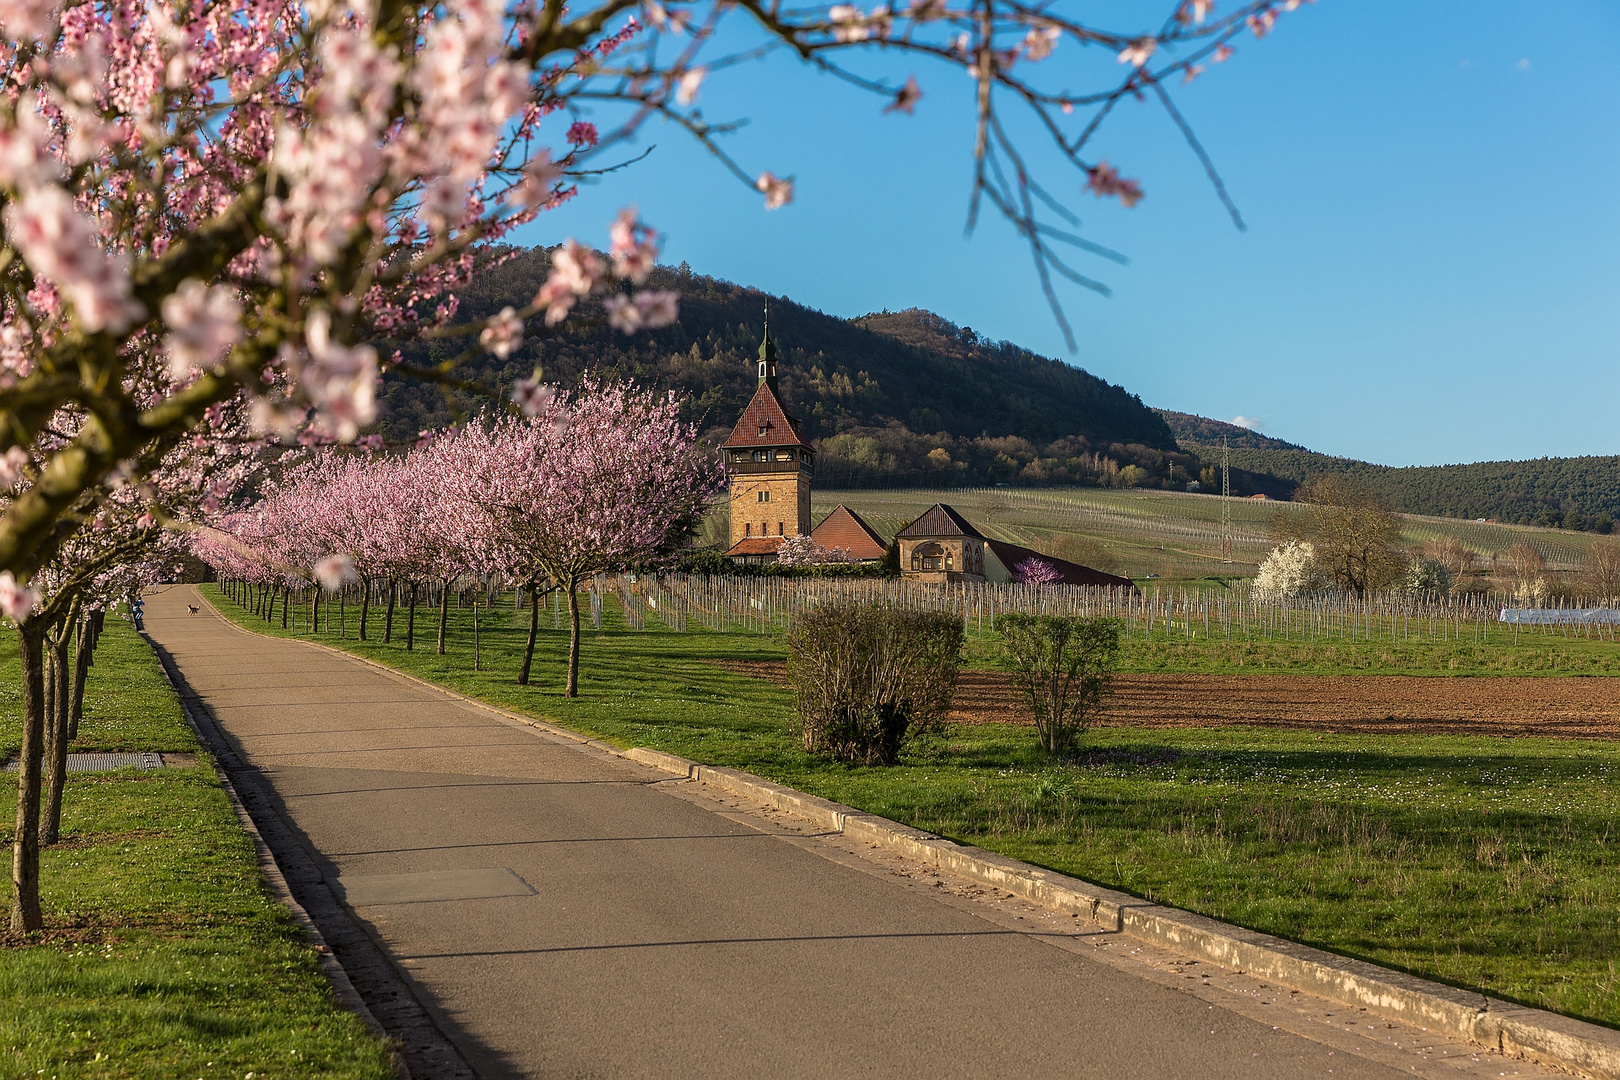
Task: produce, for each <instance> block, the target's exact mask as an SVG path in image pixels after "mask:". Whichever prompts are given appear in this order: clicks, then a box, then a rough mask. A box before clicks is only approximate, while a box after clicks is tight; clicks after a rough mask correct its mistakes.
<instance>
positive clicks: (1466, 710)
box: [720, 662, 1620, 739]
mask: <svg viewBox="0 0 1620 1080" xmlns="http://www.w3.org/2000/svg"><path fill="white" fill-rule="evenodd" d="M720 666H723V667H725V668H728V669H730V670H733V671H741V672H744V673H746V674H750V675H757V676H759V677H761V678H766V679H771V680H773V681H777V682H781V681H784V680H785V677H786V668H785V665H783V664H782V663H780V662H776V663H747V662H733V663H722V664H721V665H720ZM951 719H952V720H955V721H957V722H959V723H968V724H980V723H1022V722H1025V718H1024V715H1023V713H1022V709H1021V706H1020V704H1019V701H1018V696H1017V694H1016V693H1015V692H1014V690H1013V688H1012V684H1011V681H1010V680H1009V679H1008V677H1007V676H1006V675H1003V674H1001V673H999V672H993V671H964V672H963V673H962V676H961V679H960V680H959V681H958V683H957V691H956V706H955V708H953V709H952V710H951ZM1105 723H1107V724H1109V725H1111V726H1116V727H1148V728H1153V727H1217V726H1221V725H1226V724H1250V725H1254V726H1256V727H1283V728H1310V729H1313V730H1317V731H1356V732H1389V733H1423V734H1431V735H1438V734H1466V735H1550V736H1554V737H1557V738H1565V739H1620V679H1605V678H1521V677H1512V676H1490V677H1479V678H1445V677H1433V678H1423V677H1416V676H1410V675H1121V676H1120V677H1119V678H1118V680H1117V681H1116V682H1115V690H1114V698H1113V701H1112V703H1111V704H1110V706H1109V710H1108V717H1107V719H1106V720H1105Z"/></svg>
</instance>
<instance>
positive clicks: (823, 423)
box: [382, 249, 1199, 486]
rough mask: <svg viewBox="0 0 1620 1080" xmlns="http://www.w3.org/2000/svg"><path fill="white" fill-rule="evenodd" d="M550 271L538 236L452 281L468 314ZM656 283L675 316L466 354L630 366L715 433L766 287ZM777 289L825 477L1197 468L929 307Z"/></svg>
mask: <svg viewBox="0 0 1620 1080" xmlns="http://www.w3.org/2000/svg"><path fill="white" fill-rule="evenodd" d="M547 269H548V260H547V256H546V253H545V252H544V251H543V250H538V249H536V250H525V251H517V252H514V253H512V257H511V258H510V259H509V260H508V261H506V262H505V263H503V264H501V265H498V266H495V267H493V268H490V269H487V270H483V271H480V272H479V273H477V274H476V275H475V276H474V278H473V280H472V281H471V282H470V283H469V284H468V285H467V286H465V287H464V288H463V289H461V290H459V293H460V297H461V306H460V310H459V312H458V318H459V319H461V320H468V319H478V318H484V317H485V316H487V315H490V314H493V313H494V312H496V311H499V310H500V309H501V308H502V307H503V306H505V305H507V304H512V305H514V306H522V305H523V304H525V303H526V302H528V300H529V299H530V298H531V297H532V296H533V295H534V294H535V292H536V291H537V290H538V289H539V287H540V285H541V284H542V283H543V281H544V279H545V275H546V272H547ZM649 284H650V285H651V286H652V287H657V288H666V289H674V290H676V291H678V292H679V293H680V294H681V318H680V321H679V322H677V323H676V324H675V325H673V326H670V327H667V328H664V329H660V330H654V331H650V332H643V333H640V334H636V335H634V336H626V335H624V334H621V333H618V332H617V331H614V330H611V329H609V328H608V327H606V326H605V325H595V326H576V325H574V324H573V323H570V324H568V325H567V326H566V327H564V328H563V329H562V332H560V333H545V332H544V331H542V332H541V333H540V334H539V335H537V336H534V335H532V336H530V337H529V338H528V339H527V340H526V341H525V342H524V343H523V346H522V347H521V348H520V349H518V350H517V351H516V352H514V353H513V355H512V356H510V357H509V358H507V359H506V360H498V359H496V358H495V357H493V356H485V357H483V358H482V359H481V360H479V361H477V362H476V363H475V364H474V365H472V367H473V370H474V371H475V376H474V377H475V379H476V381H478V382H481V383H483V384H485V385H489V386H503V385H505V386H509V385H510V384H511V382H512V381H513V380H515V379H518V378H521V377H523V376H525V375H528V374H529V373H530V372H531V371H532V370H533V368H534V367H535V365H536V364H537V363H538V364H540V365H541V366H542V367H543V368H544V371H545V376H546V378H547V379H548V380H551V381H555V382H559V383H561V384H562V385H565V386H568V385H572V384H573V383H574V382H575V381H577V380H578V378H579V377H580V375H581V374H582V373H583V372H585V371H586V370H590V371H594V372H597V373H599V374H603V375H606V376H608V377H610V378H627V379H634V380H636V381H637V382H640V383H642V384H643V385H651V386H656V387H659V388H667V389H671V390H674V391H676V392H677V393H679V394H681V395H682V396H684V397H686V398H688V400H689V405H688V411H689V414H690V418H691V419H692V420H694V421H696V422H697V423H698V424H699V425H700V426H701V427H702V428H703V429H704V430H705V432H706V435H707V436H708V437H710V438H713V439H715V441H718V439H719V438H722V437H723V436H724V435H725V434H726V433H727V432H729V430H730V428H731V425H732V424H733V423H734V422H735V420H736V417H737V416H738V414H739V413H741V411H742V409H743V406H744V405H745V404H746V403H747V401H748V399H749V397H750V396H752V394H753V392H754V389H755V385H756V381H757V380H756V377H755V370H754V364H753V361H754V357H755V356H756V354H757V352H758V349H759V344H760V337H761V333H762V329H763V327H762V324H763V317H764V307H765V300H766V296H765V294H764V293H762V292H760V291H759V290H757V289H751V288H746V287H744V286H740V285H734V284H732V283H730V282H725V281H719V280H717V279H715V278H711V277H706V276H704V275H701V274H694V273H692V272H691V270H690V269H688V268H686V267H684V266H683V267H680V268H669V267H660V268H659V269H658V270H657V271H655V273H654V275H653V278H652V279H651V281H650V282H649ZM770 302H771V334H772V337H773V338H774V339H775V340H776V343H777V347H778V350H779V352H778V356H779V360H780V380H781V390H782V396H783V398H784V399H785V400H786V402H787V404H788V407H789V408H790V409H791V410H793V412H794V413H795V414H796V415H798V416H799V418H800V419H801V420H803V421H804V426H805V433H806V434H807V435H808V436H810V438H811V439H812V440H814V441H815V442H816V443H817V445H818V446H819V448H820V450H821V458H820V466H819V470H818V471H819V474H820V477H821V478H822V479H823V480H824V481H825V482H826V483H829V484H838V485H843V486H849V485H883V486H893V485H908V484H914V483H930V484H936V485H937V484H942V483H944V484H994V483H1020V484H1051V483H1124V482H1127V481H1134V482H1138V483H1154V482H1155V481H1156V480H1158V479H1161V478H1163V479H1172V480H1175V479H1178V480H1179V483H1181V484H1185V483H1186V482H1187V480H1188V479H1190V478H1192V477H1195V476H1196V475H1197V470H1198V468H1199V464H1198V462H1196V461H1195V460H1194V459H1193V458H1192V457H1191V456H1190V455H1187V454H1184V453H1181V452H1179V450H1178V447H1177V446H1176V440H1175V436H1174V435H1173V434H1172V433H1171V431H1170V428H1169V427H1168V426H1167V425H1166V424H1165V422H1164V420H1163V419H1162V418H1160V417H1159V415H1158V414H1156V413H1155V412H1154V411H1153V410H1151V409H1149V408H1148V407H1147V406H1145V405H1143V404H1142V402H1141V400H1140V399H1139V398H1137V397H1136V396H1135V395H1133V394H1131V393H1129V392H1128V391H1126V390H1125V389H1124V388H1123V387H1119V386H1114V385H1112V384H1110V383H1108V382H1105V381H1103V380H1102V379H1099V378H1097V377H1095V376H1093V375H1091V374H1088V373H1087V372H1085V371H1083V370H1081V369H1079V368H1076V367H1073V366H1071V365H1069V364H1065V363H1063V362H1061V361H1058V360H1052V359H1048V358H1046V357H1042V356H1037V355H1035V354H1034V353H1031V352H1029V351H1028V350H1026V349H1022V348H1020V347H1018V346H1016V345H1013V344H1011V343H1009V342H1005V341H990V340H987V339H984V338H981V337H980V336H979V335H978V334H976V333H974V332H973V330H972V329H970V328H967V327H958V326H955V325H954V324H952V323H950V322H948V321H947V320H945V319H943V318H940V317H939V316H937V315H933V314H931V313H929V312H926V311H917V310H912V311H902V312H880V313H875V314H871V315H866V316H863V317H861V318H857V319H840V318H837V317H834V316H831V315H826V314H823V313H822V312H819V311H814V310H811V309H809V308H806V307H803V306H801V305H799V304H795V303H793V302H792V301H791V300H787V299H784V298H780V297H771V298H770ZM583 314H585V315H586V316H587V317H588V316H590V315H591V314H592V311H591V309H590V308H589V307H587V308H585V310H584V312H583ZM462 347H464V343H462V342H457V343H455V344H444V345H437V346H434V347H432V348H429V347H426V346H417V347H415V350H414V351H412V350H410V349H408V350H407V351H406V354H405V359H406V360H407V361H408V362H412V363H418V364H421V363H429V362H432V361H434V360H437V359H442V358H443V357H444V356H447V355H450V354H451V351H452V350H455V349H459V348H462ZM382 398H383V402H384V405H385V410H386V416H385V418H384V421H383V424H384V430H385V434H387V435H388V436H389V437H390V438H393V439H409V438H411V437H414V436H415V434H416V432H418V431H419V430H421V429H423V428H428V427H433V426H438V425H442V424H444V423H447V422H449V421H450V420H451V419H453V418H454V415H455V412H456V410H457V409H458V408H459V409H462V410H466V409H470V408H476V407H477V399H476V398H475V397H473V396H472V395H467V394H456V393H452V394H448V395H446V394H445V393H443V392H441V390H440V389H439V388H437V387H434V386H429V385H424V384H422V383H419V382H416V381H414V380H411V379H406V378H400V377H395V378H391V379H390V380H389V381H388V384H387V385H386V387H385V389H384V392H383V395H382ZM1131 469H1134V470H1136V471H1135V472H1127V470H1131ZM1172 472H1173V473H1174V476H1173V477H1172ZM1122 474H1123V475H1124V477H1125V479H1124V480H1122V479H1121V476H1122Z"/></svg>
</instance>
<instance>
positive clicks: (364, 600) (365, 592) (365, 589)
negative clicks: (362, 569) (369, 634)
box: [360, 578, 371, 641]
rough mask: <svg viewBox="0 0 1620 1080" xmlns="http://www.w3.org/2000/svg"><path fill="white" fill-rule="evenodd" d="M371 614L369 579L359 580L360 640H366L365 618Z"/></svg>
mask: <svg viewBox="0 0 1620 1080" xmlns="http://www.w3.org/2000/svg"><path fill="white" fill-rule="evenodd" d="M370 614H371V579H370V578H361V579H360V640H361V641H364V640H366V618H367V617H368V616H369V615H370Z"/></svg>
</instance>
